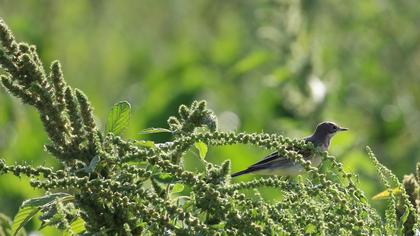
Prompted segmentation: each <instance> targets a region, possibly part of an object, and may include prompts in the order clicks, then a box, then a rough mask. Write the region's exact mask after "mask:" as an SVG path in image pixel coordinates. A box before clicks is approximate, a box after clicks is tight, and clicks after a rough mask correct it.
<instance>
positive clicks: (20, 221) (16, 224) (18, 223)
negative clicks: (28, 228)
mask: <svg viewBox="0 0 420 236" xmlns="http://www.w3.org/2000/svg"><path fill="white" fill-rule="evenodd" d="M69 196H71V195H70V194H67V193H53V194H50V195H46V196H43V197H39V198H32V199H29V200H26V201H24V202H23V203H22V205H21V206H20V208H19V211H18V213H17V214H16V215H15V218H14V219H13V224H12V234H13V235H17V233H18V232H19V230H20V229H21V228H22V227H23V226H25V224H26V223H28V222H29V221H30V220H31V219H32V217H33V216H34V215H35V214H36V213H38V212H39V210H40V209H41V207H43V206H45V205H47V204H50V203H51V202H53V201H55V200H56V199H58V198H63V197H69Z"/></svg>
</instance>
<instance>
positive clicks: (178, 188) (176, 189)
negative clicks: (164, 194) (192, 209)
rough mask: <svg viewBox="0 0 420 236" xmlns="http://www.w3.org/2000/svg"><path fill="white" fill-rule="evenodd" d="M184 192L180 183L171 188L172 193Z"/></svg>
mask: <svg viewBox="0 0 420 236" xmlns="http://www.w3.org/2000/svg"><path fill="white" fill-rule="evenodd" d="M182 190H184V185H183V184H180V183H176V184H175V185H174V187H173V188H172V193H180V192H182Z"/></svg>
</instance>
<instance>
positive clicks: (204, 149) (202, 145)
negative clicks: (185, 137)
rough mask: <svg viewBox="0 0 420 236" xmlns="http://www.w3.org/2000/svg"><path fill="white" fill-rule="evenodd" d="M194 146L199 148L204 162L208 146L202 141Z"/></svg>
mask: <svg viewBox="0 0 420 236" xmlns="http://www.w3.org/2000/svg"><path fill="white" fill-rule="evenodd" d="M194 146H195V148H197V150H198V153H199V155H200V158H201V159H203V160H204V159H205V158H206V155H207V151H208V148H207V145H206V144H205V143H203V142H201V141H198V142H196V143H195V144H194Z"/></svg>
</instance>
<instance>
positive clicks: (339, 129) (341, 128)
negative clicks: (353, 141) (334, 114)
mask: <svg viewBox="0 0 420 236" xmlns="http://www.w3.org/2000/svg"><path fill="white" fill-rule="evenodd" d="M347 130H349V129H347V128H343V127H338V131H347Z"/></svg>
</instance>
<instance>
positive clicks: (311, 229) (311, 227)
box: [305, 224, 316, 234]
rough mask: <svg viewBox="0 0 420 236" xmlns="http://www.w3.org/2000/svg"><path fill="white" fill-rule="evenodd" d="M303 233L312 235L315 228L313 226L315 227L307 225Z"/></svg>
mask: <svg viewBox="0 0 420 236" xmlns="http://www.w3.org/2000/svg"><path fill="white" fill-rule="evenodd" d="M305 233H306V234H313V233H316V226H315V225H313V224H309V225H307V226H306V228H305Z"/></svg>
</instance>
